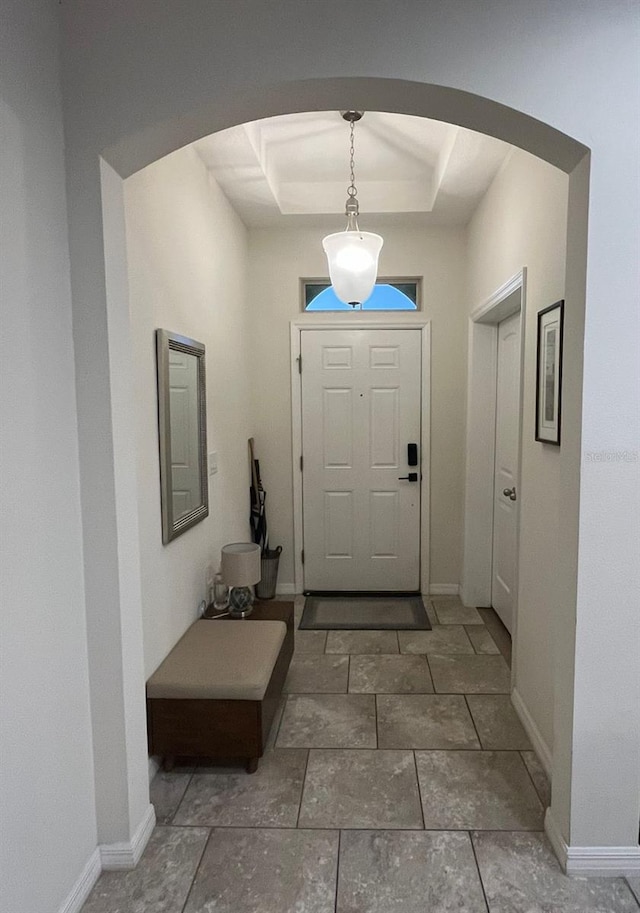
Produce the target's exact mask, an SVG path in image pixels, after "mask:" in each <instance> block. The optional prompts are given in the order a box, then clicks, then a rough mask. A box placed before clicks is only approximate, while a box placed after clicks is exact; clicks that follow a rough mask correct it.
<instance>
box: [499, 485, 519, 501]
mask: <svg viewBox="0 0 640 913" xmlns="http://www.w3.org/2000/svg"><path fill="white" fill-rule="evenodd" d="M502 494H503V495H504V496H505V498H509V500H510V501H515V500H516V499H517V497H518V496H517V494H516V486H515V485H514V486H513V488H505V489H503V492H502Z"/></svg>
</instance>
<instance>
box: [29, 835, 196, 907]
mask: <svg viewBox="0 0 640 913" xmlns="http://www.w3.org/2000/svg"><path fill="white" fill-rule="evenodd" d="M208 836H209V831H208V830H207V828H204V827H156V829H155V830H154V832H153V833H152V835H151V837H150V839H149V843H148V844H147V847H146V849H145V851H144V853H143V854H142V858H141V860H140V862H139V863H138V865H137V866H136V868H135V869H132V870H130V871H126V872H103V873H102V875H101V876H100V878H99V879H98V881H97V882H96V885H95V887H94V888H93V890H92V892H91V894H90V895H89V898H88V899H87V901H86V903H85V904H84V906H83V907H82V913H150V911H152V910H153V913H182V910H183V907H184V903H185V901H186V899H187V895H188V893H189V888H190V887H191V882H192V879H193V876H194V875H195V873H196V868H197V867H198V863H199V862H200V857H201V856H202V851H203V850H204V847H205V844H206V842H207V837H208ZM16 913H17V911H16Z"/></svg>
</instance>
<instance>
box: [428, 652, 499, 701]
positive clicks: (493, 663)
mask: <svg viewBox="0 0 640 913" xmlns="http://www.w3.org/2000/svg"><path fill="white" fill-rule="evenodd" d="M427 659H428V662H429V669H430V670H431V678H432V679H433V684H434V686H435V689H436V691H437V692H440V693H441V694H508V693H509V692H510V691H511V670H510V669H509V667H508V665H507V664H506V662H505V661H504V659H503V657H502V656H453V655H448V656H445V655H443V654H435V653H430V654H429V656H428V657H427Z"/></svg>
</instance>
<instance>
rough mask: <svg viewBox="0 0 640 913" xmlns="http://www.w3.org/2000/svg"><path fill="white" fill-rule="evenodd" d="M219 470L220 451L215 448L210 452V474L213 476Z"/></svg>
mask: <svg viewBox="0 0 640 913" xmlns="http://www.w3.org/2000/svg"><path fill="white" fill-rule="evenodd" d="M217 471H218V451H217V450H214V451H212V452H211V453H210V454H209V475H210V476H213V475H215V474H216V472H217Z"/></svg>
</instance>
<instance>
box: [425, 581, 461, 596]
mask: <svg viewBox="0 0 640 913" xmlns="http://www.w3.org/2000/svg"><path fill="white" fill-rule="evenodd" d="M459 593H460V586H459V585H458V584H457V583H431V584H430V585H429V594H430V595H431V596H458V594H459Z"/></svg>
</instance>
